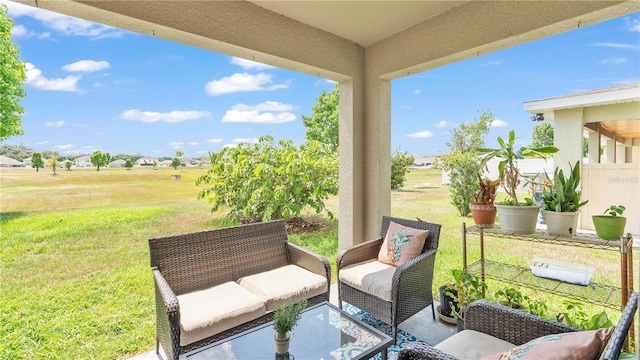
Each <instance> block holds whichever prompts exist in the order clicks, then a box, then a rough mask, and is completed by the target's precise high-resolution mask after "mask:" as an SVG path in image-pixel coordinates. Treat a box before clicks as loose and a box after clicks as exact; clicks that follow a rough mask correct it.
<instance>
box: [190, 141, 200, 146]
mask: <svg viewBox="0 0 640 360" xmlns="http://www.w3.org/2000/svg"><path fill="white" fill-rule="evenodd" d="M196 145H198V143H197V142H195V141H194V142H190V143H189V146H196Z"/></svg>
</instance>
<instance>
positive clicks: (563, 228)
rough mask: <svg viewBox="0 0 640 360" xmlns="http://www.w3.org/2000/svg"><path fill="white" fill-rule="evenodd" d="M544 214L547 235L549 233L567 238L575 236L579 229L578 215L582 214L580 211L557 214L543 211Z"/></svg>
mask: <svg viewBox="0 0 640 360" xmlns="http://www.w3.org/2000/svg"><path fill="white" fill-rule="evenodd" d="M542 214H543V215H544V219H545V221H546V223H547V233H549V235H560V236H567V237H572V236H573V235H575V233H576V230H577V229H578V214H580V211H574V212H557V211H550V210H542Z"/></svg>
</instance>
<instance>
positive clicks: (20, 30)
mask: <svg viewBox="0 0 640 360" xmlns="http://www.w3.org/2000/svg"><path fill="white" fill-rule="evenodd" d="M11 36H13V37H28V36H29V30H27V28H26V27H24V25H16V26H14V27H13V28H11Z"/></svg>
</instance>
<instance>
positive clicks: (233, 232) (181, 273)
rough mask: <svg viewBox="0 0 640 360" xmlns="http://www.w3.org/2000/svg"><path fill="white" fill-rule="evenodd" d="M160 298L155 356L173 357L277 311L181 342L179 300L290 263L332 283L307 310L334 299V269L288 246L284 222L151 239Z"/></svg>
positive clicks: (292, 245)
mask: <svg viewBox="0 0 640 360" xmlns="http://www.w3.org/2000/svg"><path fill="white" fill-rule="evenodd" d="M149 250H150V256H151V267H152V273H153V277H154V281H155V294H156V315H157V334H156V336H157V337H156V353H158V352H159V346H160V345H162V348H163V350H164V352H165V354H166V356H167V358H168V359H175V360H177V359H178V357H179V356H180V355H181V354H184V353H185V352H188V351H191V350H194V349H197V348H198V347H201V346H203V345H206V344H210V343H212V342H215V341H218V340H220V339H224V338H226V337H228V336H231V335H234V334H237V333H240V332H242V331H245V330H248V329H250V328H253V327H255V326H257V325H260V324H264V323H266V322H269V321H271V320H273V311H270V312H267V313H266V314H265V315H263V316H260V317H259V318H256V319H254V320H252V321H248V322H246V323H244V324H241V325H238V326H235V327H233V328H230V329H228V330H226V331H223V332H221V333H218V334H215V335H213V336H211V337H208V338H205V339H203V340H200V341H197V342H194V343H190V344H186V345H185V344H181V317H180V314H181V312H180V304H179V302H178V298H177V296H180V295H182V294H186V293H192V292H195V291H199V290H203V289H207V288H210V287H212V286H215V285H217V284H222V283H225V282H229V281H236V280H237V279H239V278H241V277H244V276H248V275H252V274H257V273H261V272H264V271H268V270H271V269H275V268H278V267H281V266H286V265H290V264H294V265H298V266H300V267H302V268H304V269H306V270H309V271H310V272H312V273H315V274H318V275H320V276H322V277H325V278H326V279H327V281H326V283H327V285H326V289H325V290H326V291H325V292H323V293H322V294H319V295H316V296H313V297H311V298H309V299H308V306H312V305H315V304H318V303H321V302H324V301H329V285H330V283H331V268H330V266H329V262H328V261H327V260H326V259H325V258H324V257H321V256H319V255H317V254H314V253H312V252H310V251H308V250H305V249H303V248H301V247H299V246H297V245H295V244H292V243H290V242H288V240H287V232H286V228H285V223H284V220H277V221H270V222H264V223H255V224H249V225H240V226H234V227H227V228H221V229H214V230H207V231H200V232H194V233H188V234H179V235H173V236H167V237H162V238H155V239H149Z"/></svg>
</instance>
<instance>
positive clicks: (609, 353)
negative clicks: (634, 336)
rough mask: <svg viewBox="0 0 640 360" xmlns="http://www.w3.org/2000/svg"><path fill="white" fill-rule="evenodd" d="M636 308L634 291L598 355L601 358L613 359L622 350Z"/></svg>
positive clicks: (602, 359)
mask: <svg viewBox="0 0 640 360" xmlns="http://www.w3.org/2000/svg"><path fill="white" fill-rule="evenodd" d="M637 308H638V293H637V292H634V293H632V294H631V297H630V298H629V301H628V302H627V305H625V307H624V310H623V311H622V315H621V316H620V320H619V321H618V324H617V325H616V329H615V330H614V332H613V334H612V335H611V338H610V339H609V342H607V345H606V346H605V348H604V351H603V352H602V355H601V356H600V359H601V360H613V359H617V358H618V357H619V356H620V351H622V347H623V346H624V342H625V339H626V338H627V335H628V334H629V328H631V327H632V326H633V319H634V318H635V315H636V310H637Z"/></svg>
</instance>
